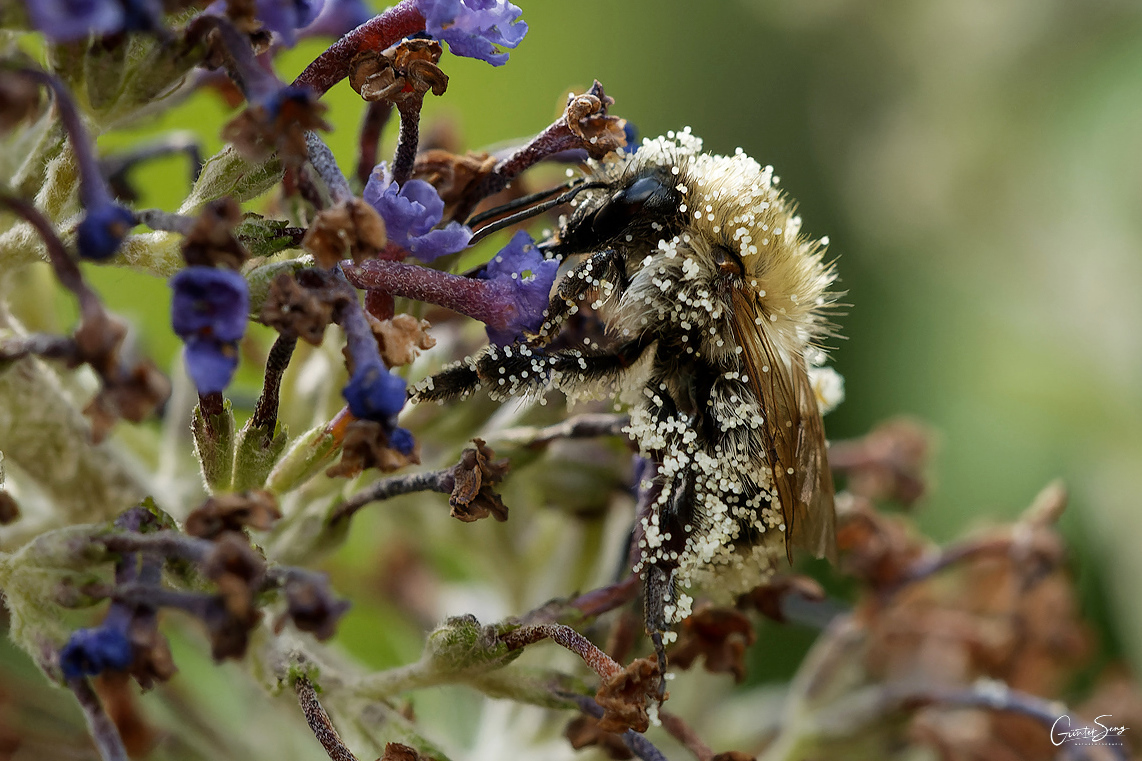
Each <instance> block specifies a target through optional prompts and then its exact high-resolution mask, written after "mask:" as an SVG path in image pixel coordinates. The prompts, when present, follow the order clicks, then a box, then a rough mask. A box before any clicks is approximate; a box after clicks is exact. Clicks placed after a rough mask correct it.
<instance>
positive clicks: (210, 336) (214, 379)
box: [170, 267, 250, 394]
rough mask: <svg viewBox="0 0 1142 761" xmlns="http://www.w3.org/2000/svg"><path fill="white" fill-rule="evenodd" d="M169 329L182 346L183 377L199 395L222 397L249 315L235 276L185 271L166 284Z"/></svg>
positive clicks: (243, 287) (203, 269)
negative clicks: (169, 294) (219, 394)
mask: <svg viewBox="0 0 1142 761" xmlns="http://www.w3.org/2000/svg"><path fill="white" fill-rule="evenodd" d="M170 285H171V288H172V289H174V298H173V299H172V300H171V326H172V327H173V328H174V332H175V333H177V334H178V335H179V336H180V337H181V338H182V339H183V340H184V341H185V342H186V350H185V352H184V357H185V359H186V368H187V372H188V373H190V377H191V379H192V380H193V381H194V385H195V386H196V387H197V388H198V392H199V393H200V394H212V393H217V392H220V391H222V390H223V389H224V388H226V386H227V385H229V383H230V379H231V378H232V377H233V375H234V370H235V368H236V367H237V366H238V350H237V345H236V344H237V342H238V339H240V338H241V337H242V336H243V334H245V332H246V320H247V318H248V314H249V311H250V307H249V301H250V299H249V295H248V293H247V291H246V280H245V278H243V277H242V276H241V275H239V274H238V273H237V272H232V271H230V270H222V269H215V268H213V267H187V268H186V269H184V270H182V271H181V272H179V273H178V274H177V275H175V276H174V277H172V278H171V281H170Z"/></svg>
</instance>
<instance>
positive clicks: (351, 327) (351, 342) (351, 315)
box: [333, 263, 384, 364]
mask: <svg viewBox="0 0 1142 761" xmlns="http://www.w3.org/2000/svg"><path fill="white" fill-rule="evenodd" d="M345 266H346V265H345V264H344V263H343V264H342V267H345ZM341 282H342V283H344V285H345V289H346V290H347V291H349V292H350V294H352V295H351V297H350V298H349V299H347V300H346V301H345V302H344V303H343V304H341V305H340V306H338V307H337V308H336V309H335V310H334V312H333V321H334V322H335V323H337V324H338V325H340V326H341V330H343V331H345V347H346V348H347V349H348V350H349V356H351V357H353V358H354V361H355V362H360V361H361V360H360V358H361V357H365V356H369V355H372V356H375V357H376V358H377V361H379V362H381V363H382V364H384V361H383V360H381V358H380V356H381V352H380V349H379V347H378V346H377V339H376V337H375V336H374V335H373V329H372V328H370V327H369V320H368V319H367V318H366V317H365V311H364V310H363V309H361V302H360V301H358V300H357V292H356V291H354V290H353V289H352V288H351V287H349V283H347V282H345V281H344V280H342V281H341Z"/></svg>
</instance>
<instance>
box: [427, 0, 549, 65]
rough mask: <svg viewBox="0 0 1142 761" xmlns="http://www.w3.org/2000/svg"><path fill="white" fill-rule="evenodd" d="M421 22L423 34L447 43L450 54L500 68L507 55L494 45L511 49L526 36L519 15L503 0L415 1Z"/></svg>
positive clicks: (525, 27)
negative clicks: (477, 59)
mask: <svg viewBox="0 0 1142 761" xmlns="http://www.w3.org/2000/svg"><path fill="white" fill-rule="evenodd" d="M416 8H417V10H418V11H420V12H421V14H422V15H423V16H424V19H425V31H426V32H428V33H429V34H430V35H432V36H433V37H436V38H438V39H441V40H444V41H445V42H447V43H448V49H449V50H451V51H452V54H453V55H458V56H464V57H466V58H479V59H480V60H482V61H487V62H488V63H490V64H492V65H493V66H503V65H504V64H505V63H506V62H507V60H508V54H507V53H501V52H499V50H498V49H497V48H496V46H497V45H499V46H501V47H505V48H514V47H516V46H517V45H519V43H520V42H522V41H523V38H524V35H526V34H527V24H526V23H525V22H523V21H516V19H518V18H519V17H520V14H521V13H522V12H523V11H521V10H520V9H519V6H516V5H513V4H511V3H509V2H506V1H505V0H416Z"/></svg>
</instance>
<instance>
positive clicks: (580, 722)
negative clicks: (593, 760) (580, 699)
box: [563, 714, 634, 761]
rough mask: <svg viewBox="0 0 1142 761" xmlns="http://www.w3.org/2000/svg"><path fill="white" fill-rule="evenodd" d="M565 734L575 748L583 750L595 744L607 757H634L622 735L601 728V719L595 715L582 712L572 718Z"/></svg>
mask: <svg viewBox="0 0 1142 761" xmlns="http://www.w3.org/2000/svg"><path fill="white" fill-rule="evenodd" d="M563 736H564V737H566V738H567V740H568V742H570V743H571V747H572V748H574V749H575V750H582V749H583V748H587V747H590V746H592V745H594V746H598V748H599V750H600V751H602V753H603V754H604V755H606V757H607V758H613V759H616V761H625V759H628V758H634V754H633V753H631V752H630V749H629V748H627V746H626V743H624V742H623V738H622V735H619V734H616V733H614V732H604V731H603V730H601V729H599V720H598V719H596V718H595V717H594V716H587V715H586V714H581V715H580V716H577V717H576V718H574V719H572V720H571V721H570V723H568V724H567V727H566V729H564V730H563Z"/></svg>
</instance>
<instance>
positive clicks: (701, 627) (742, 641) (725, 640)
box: [670, 604, 756, 683]
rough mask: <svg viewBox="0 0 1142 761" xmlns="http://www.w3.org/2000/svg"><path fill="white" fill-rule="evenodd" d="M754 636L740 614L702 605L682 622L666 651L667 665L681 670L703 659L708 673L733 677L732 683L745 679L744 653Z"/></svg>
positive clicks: (747, 620) (745, 619)
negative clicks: (699, 658) (703, 657)
mask: <svg viewBox="0 0 1142 761" xmlns="http://www.w3.org/2000/svg"><path fill="white" fill-rule="evenodd" d="M755 639H756V635H755V634H754V632H753V625H752V624H751V623H750V622H749V618H747V617H746V616H745V615H744V614H742V613H740V612H738V611H736V610H733V609H731V608H715V607H713V606H712V605H709V604H705V605H701V606H699V608H698V609H697V610H696V611H694V614H693V615H691V616H690V617H689V618H687V619H686V620H685V621H683V622H682V626H681V629H680V631H679V632H678V643H677V644H676V645H675V646H674V648H673V649H672V650H671V651H670V663H672V664H674V665H676V666H678V667H679V668H682V669H688V668H690V667H691V666H692V665H694V661H696V660H697V659H698V656H705V658H706V670H707V671H709V672H710V673H712V674H733V675H734V681H735V682H739V683H740V682H741V681H742V680H743V679H745V652H746V649H747V648H748V647H749V646H750V645H752V644H753V642H754V640H755Z"/></svg>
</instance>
